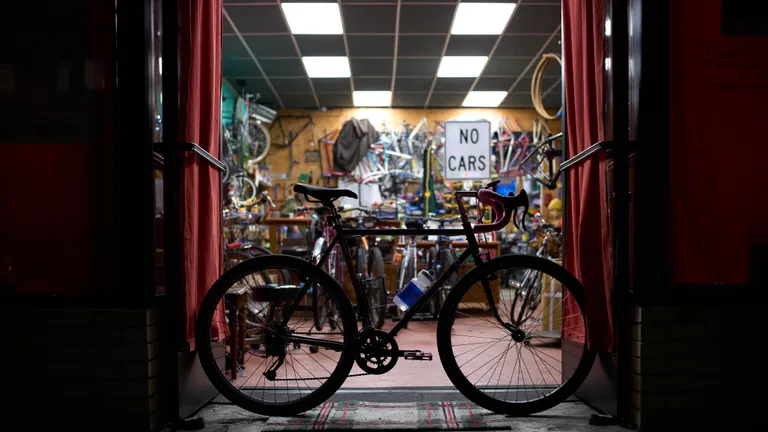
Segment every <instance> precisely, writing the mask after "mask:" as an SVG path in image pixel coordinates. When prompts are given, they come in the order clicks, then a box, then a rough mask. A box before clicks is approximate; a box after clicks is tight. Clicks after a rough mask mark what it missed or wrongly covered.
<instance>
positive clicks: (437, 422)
mask: <svg viewBox="0 0 768 432" xmlns="http://www.w3.org/2000/svg"><path fill="white" fill-rule="evenodd" d="M509 422H510V419H509V418H507V417H505V416H503V415H499V414H494V413H492V412H490V411H486V410H484V409H483V408H480V407H478V406H477V405H474V404H472V403H468V402H433V403H425V402H419V403H376V402H336V403H334V402H326V403H324V404H323V405H321V406H319V407H317V408H315V409H313V410H311V411H308V412H306V413H304V414H302V415H299V416H296V417H270V418H269V420H267V423H266V425H265V427H264V429H263V430H264V431H308V430H385V429H386V430H393V429H396V430H397V429H408V430H412V429H419V430H492V429H500V428H501V429H503V428H505V423H509Z"/></svg>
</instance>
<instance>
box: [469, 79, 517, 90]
mask: <svg viewBox="0 0 768 432" xmlns="http://www.w3.org/2000/svg"><path fill="white" fill-rule="evenodd" d="M514 82H515V78H513V77H504V78H480V79H479V80H478V81H477V85H476V86H475V90H483V91H493V90H504V91H507V90H509V87H510V86H511V85H512V84H513V83H514Z"/></svg>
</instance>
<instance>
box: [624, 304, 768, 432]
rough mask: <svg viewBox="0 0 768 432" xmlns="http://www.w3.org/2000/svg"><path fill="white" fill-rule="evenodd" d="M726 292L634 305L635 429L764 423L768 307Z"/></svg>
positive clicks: (633, 395) (633, 400)
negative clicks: (710, 300)
mask: <svg viewBox="0 0 768 432" xmlns="http://www.w3.org/2000/svg"><path fill="white" fill-rule="evenodd" d="M728 294H731V295H735V294H733V293H728V292H726V291H723V295H724V296H726V295H728ZM727 300H728V299H727V298H726V297H724V298H723V299H722V303H721V304H708V305H688V306H646V307H639V306H638V307H636V308H635V311H634V324H633V328H632V362H631V363H632V367H631V369H632V378H633V392H632V405H633V423H634V425H635V426H637V427H638V428H639V429H640V430H642V431H646V430H647V431H652V430H667V429H674V428H677V429H678V430H679V428H680V427H694V426H700V427H707V428H708V427H714V426H718V427H725V428H727V429H724V430H731V428H733V427H734V426H735V425H750V426H751V425H752V424H753V423H757V424H762V423H764V420H763V419H759V418H758V416H759V415H762V412H764V411H765V410H766V408H767V407H762V408H760V407H759V404H760V403H761V402H762V398H763V396H762V395H763V394H764V393H763V389H764V387H763V385H764V384H765V379H764V378H765V372H764V368H765V363H766V362H765V359H766V357H765V356H766V349H765V345H764V342H765V332H764V330H765V316H766V315H768V312H765V311H763V310H761V309H758V308H753V307H749V306H747V305H745V304H732V303H733V302H728V301H727ZM729 303H730V304H729ZM756 410H762V411H756Z"/></svg>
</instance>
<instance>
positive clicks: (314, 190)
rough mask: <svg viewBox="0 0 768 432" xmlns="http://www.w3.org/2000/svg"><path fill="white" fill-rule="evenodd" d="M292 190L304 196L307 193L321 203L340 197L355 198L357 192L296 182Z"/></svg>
mask: <svg viewBox="0 0 768 432" xmlns="http://www.w3.org/2000/svg"><path fill="white" fill-rule="evenodd" d="M293 191H294V192H296V193H300V194H303V195H305V196H307V195H308V196H311V197H312V198H314V199H316V200H318V201H320V202H323V203H328V202H331V201H334V200H337V199H339V198H341V197H349V198H353V199H357V194H356V193H354V192H352V191H351V190H347V189H335V188H321V187H315V186H310V185H306V184H304V183H296V184H295V185H293Z"/></svg>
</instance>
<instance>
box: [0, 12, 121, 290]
mask: <svg viewBox="0 0 768 432" xmlns="http://www.w3.org/2000/svg"><path fill="white" fill-rule="evenodd" d="M4 18H6V19H4V20H3V24H2V25H1V26H0V32H2V36H3V37H2V40H4V41H6V43H5V44H4V46H3V49H2V50H0V130H2V131H3V132H2V134H0V184H1V185H2V190H3V194H2V195H3V205H2V209H1V210H0V261H2V263H3V265H2V266H0V267H1V268H2V270H0V283H2V285H3V288H4V289H9V290H11V291H12V292H15V293H24V294H59V295H81V294H85V295H90V294H96V293H99V292H100V291H101V290H103V289H104V287H105V286H106V284H105V282H106V281H107V280H108V279H109V274H110V268H111V261H112V260H111V252H112V251H113V250H114V248H113V247H112V239H113V237H112V235H111V234H110V233H111V232H112V231H113V229H112V227H111V226H110V221H111V220H112V211H111V210H112V206H111V203H112V196H113V193H111V192H112V190H113V188H112V186H113V180H112V179H113V177H112V175H111V172H112V171H113V166H112V164H111V163H110V161H111V160H112V158H111V152H112V151H113V149H114V120H113V119H114V112H115V108H114V99H115V62H114V56H115V45H114V41H115V28H114V5H110V4H109V2H92V1H74V2H53V1H44V2H33V3H30V2H19V3H16V4H14V7H13V8H12V10H11V11H9V13H7V14H5V15H4ZM30 23H34V25H30ZM45 258H49V259H47V260H45V261H46V263H45V265H44V266H42V264H43V262H44V259H45ZM50 258H53V259H50Z"/></svg>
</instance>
